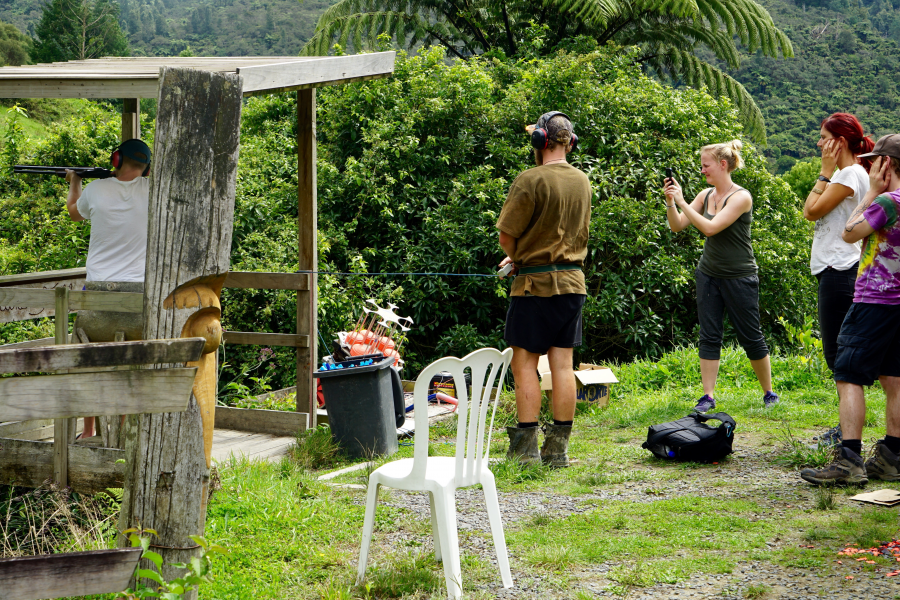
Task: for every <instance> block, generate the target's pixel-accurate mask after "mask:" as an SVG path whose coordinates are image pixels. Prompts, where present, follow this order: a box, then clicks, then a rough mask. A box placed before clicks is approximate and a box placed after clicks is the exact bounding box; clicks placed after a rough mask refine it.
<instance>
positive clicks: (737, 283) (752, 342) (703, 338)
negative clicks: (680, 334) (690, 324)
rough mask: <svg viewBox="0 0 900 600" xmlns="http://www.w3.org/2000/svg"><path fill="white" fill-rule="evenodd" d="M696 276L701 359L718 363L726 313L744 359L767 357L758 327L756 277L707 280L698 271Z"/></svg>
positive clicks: (757, 278)
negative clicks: (741, 348) (744, 356)
mask: <svg viewBox="0 0 900 600" xmlns="http://www.w3.org/2000/svg"><path fill="white" fill-rule="evenodd" d="M696 277H697V313H698V315H699V317H700V358H702V359H705V360H719V357H720V356H721V353H722V336H723V330H724V328H725V311H726V310H727V311H728V318H729V320H730V321H731V324H732V326H733V327H734V330H735V332H736V333H737V337H738V342H740V344H741V346H742V347H743V348H744V352H746V353H747V358H749V359H750V360H759V359H761V358H765V357H767V356H768V355H769V348H768V346H766V339H765V338H764V337H763V334H762V329H761V328H760V326H759V277H757V276H756V275H751V276H749V277H740V278H738V279H722V278H719V277H710V276H709V275H706V274H705V273H703V272H702V271H701V270H700V269H697V272H696Z"/></svg>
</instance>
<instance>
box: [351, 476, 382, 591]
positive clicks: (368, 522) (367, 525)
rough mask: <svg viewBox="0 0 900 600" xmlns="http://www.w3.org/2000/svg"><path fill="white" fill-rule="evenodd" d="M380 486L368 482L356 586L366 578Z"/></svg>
mask: <svg viewBox="0 0 900 600" xmlns="http://www.w3.org/2000/svg"><path fill="white" fill-rule="evenodd" d="M380 487H381V486H380V485H378V484H377V483H374V484H373V483H372V481H371V480H369V491H368V493H367V494H366V518H365V521H364V522H363V534H362V543H361V544H360V546H359V567H358V568H357V571H356V585H362V582H363V581H364V580H365V578H366V563H367V562H368V560H369V544H370V543H371V542H372V530H373V529H375V508H376V506H377V505H378V488H380Z"/></svg>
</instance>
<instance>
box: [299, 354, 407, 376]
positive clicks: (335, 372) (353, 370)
mask: <svg viewBox="0 0 900 600" xmlns="http://www.w3.org/2000/svg"><path fill="white" fill-rule="evenodd" d="M396 360H397V357H396V356H389V357H387V358H385V359H384V360H382V361H381V362H377V363H373V364H371V365H366V366H365V367H350V368H347V369H330V370H328V371H322V370H318V369H317V370H316V371H313V377H317V378H319V379H324V378H328V377H341V376H344V375H362V374H363V373H371V372H372V371H378V370H380V369H385V368H387V367H389V366H391V365H392V364H394V361H396Z"/></svg>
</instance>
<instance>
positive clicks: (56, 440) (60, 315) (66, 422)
mask: <svg viewBox="0 0 900 600" xmlns="http://www.w3.org/2000/svg"><path fill="white" fill-rule="evenodd" d="M54 325H56V332H55V333H56V344H66V343H68V342H69V288H67V287H66V286H64V285H63V286H60V287H58V288H56V316H55V317H54ZM70 421H73V420H72V419H54V420H53V479H54V480H56V483H58V484H59V485H60V486H62V487H66V486H68V485H69V442H70V441H71V437H72V436H70V435H69V434H70V431H69V428H70V425H71V423H70Z"/></svg>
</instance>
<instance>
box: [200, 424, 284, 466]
mask: <svg viewBox="0 0 900 600" xmlns="http://www.w3.org/2000/svg"><path fill="white" fill-rule="evenodd" d="M296 441H297V438H295V437H293V436H290V437H283V436H277V435H270V434H267V433H251V432H247V431H235V430H233V429H216V430H215V431H213V449H212V458H213V461H214V462H216V463H219V464H223V463H227V462H229V461H231V459H232V457H234V458H235V459H240V457H241V456H244V457H246V458H248V459H249V460H265V461H269V462H278V461H280V460H281V457H282V456H285V455H286V454H287V453H288V452H289V451H290V448H291V446H293V445H294V444H295V443H296Z"/></svg>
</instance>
